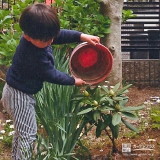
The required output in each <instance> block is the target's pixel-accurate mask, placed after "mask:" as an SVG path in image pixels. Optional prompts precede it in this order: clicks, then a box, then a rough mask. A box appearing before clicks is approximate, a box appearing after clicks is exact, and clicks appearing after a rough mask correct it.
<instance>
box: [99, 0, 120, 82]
mask: <svg viewBox="0 0 160 160" xmlns="http://www.w3.org/2000/svg"><path fill="white" fill-rule="evenodd" d="M122 9H123V0H102V3H101V6H100V12H101V13H102V14H103V15H105V16H108V17H109V18H110V19H111V25H110V29H111V33H110V34H108V35H106V36H105V38H103V39H102V43H103V45H105V46H106V47H108V48H109V50H110V51H111V52H112V55H113V58H114V65H113V69H112V71H111V73H110V75H109V77H108V78H107V80H108V81H109V82H110V84H111V85H115V84H116V83H118V82H120V81H122V55H121V22H122Z"/></svg>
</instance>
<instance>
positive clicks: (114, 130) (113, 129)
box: [109, 123, 119, 139]
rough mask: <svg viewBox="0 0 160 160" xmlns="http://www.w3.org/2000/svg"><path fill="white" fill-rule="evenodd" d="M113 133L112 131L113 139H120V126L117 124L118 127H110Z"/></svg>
mask: <svg viewBox="0 0 160 160" xmlns="http://www.w3.org/2000/svg"><path fill="white" fill-rule="evenodd" d="M109 127H110V129H111V131H112V136H113V138H116V139H117V138H118V135H119V124H117V125H116V126H113V125H112V123H111V124H110V125H109Z"/></svg>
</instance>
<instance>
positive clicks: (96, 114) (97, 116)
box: [93, 110, 101, 121]
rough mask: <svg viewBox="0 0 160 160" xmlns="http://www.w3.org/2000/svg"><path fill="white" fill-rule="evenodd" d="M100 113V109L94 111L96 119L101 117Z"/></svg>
mask: <svg viewBox="0 0 160 160" xmlns="http://www.w3.org/2000/svg"><path fill="white" fill-rule="evenodd" d="M100 115H101V112H100V111H98V110H96V111H94V113H93V118H94V120H95V121H97V120H98V119H99V118H100Z"/></svg>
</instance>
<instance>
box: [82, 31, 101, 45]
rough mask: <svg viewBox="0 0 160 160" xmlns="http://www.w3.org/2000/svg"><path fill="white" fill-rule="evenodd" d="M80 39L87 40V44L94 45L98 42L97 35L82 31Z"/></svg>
mask: <svg viewBox="0 0 160 160" xmlns="http://www.w3.org/2000/svg"><path fill="white" fill-rule="evenodd" d="M81 41H85V42H88V43H89V44H92V45H96V44H97V43H100V38H99V37H98V36H93V35H89V34H84V33H82V34H81Z"/></svg>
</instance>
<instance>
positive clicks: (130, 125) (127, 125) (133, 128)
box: [121, 118, 139, 133]
mask: <svg viewBox="0 0 160 160" xmlns="http://www.w3.org/2000/svg"><path fill="white" fill-rule="evenodd" d="M121 120H122V122H123V123H124V124H125V125H126V127H128V128H129V129H130V130H132V131H134V132H137V133H139V130H138V129H137V128H135V127H134V126H133V125H132V124H130V123H129V122H127V121H125V120H124V119H123V118H122V119H121Z"/></svg>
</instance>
